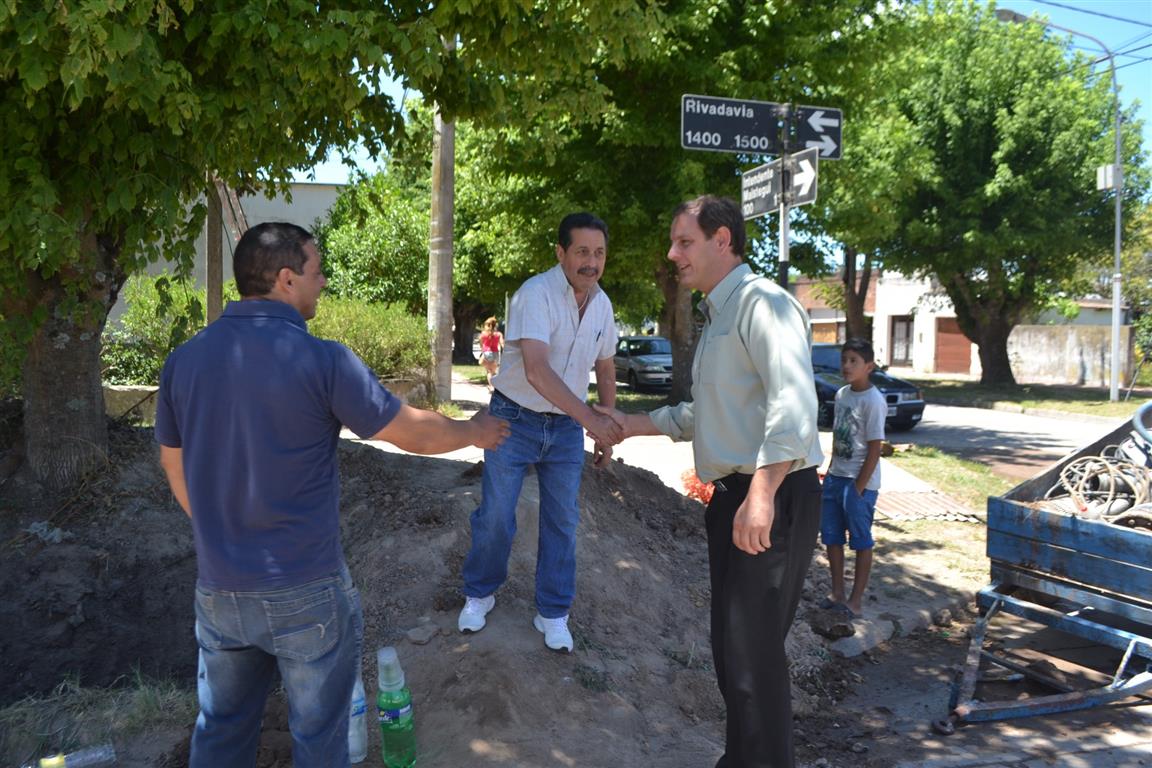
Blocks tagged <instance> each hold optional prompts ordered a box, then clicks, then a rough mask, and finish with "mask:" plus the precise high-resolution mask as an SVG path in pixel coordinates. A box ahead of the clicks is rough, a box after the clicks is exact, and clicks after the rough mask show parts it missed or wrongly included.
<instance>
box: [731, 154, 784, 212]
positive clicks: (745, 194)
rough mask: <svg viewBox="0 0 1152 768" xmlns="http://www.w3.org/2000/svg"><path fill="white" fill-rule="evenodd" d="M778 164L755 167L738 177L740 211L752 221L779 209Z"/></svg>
mask: <svg viewBox="0 0 1152 768" xmlns="http://www.w3.org/2000/svg"><path fill="white" fill-rule="evenodd" d="M780 162H781V161H779V160H773V161H772V162H770V163H765V164H764V165H761V166H757V167H756V168H753V169H752V170H750V171H746V172H744V173H743V174H742V175H741V176H740V211H741V213H743V214H744V218H745V219H754V218H756V217H757V216H762V215H763V214H765V213H768V212H770V211H774V210H776V209H777V208H779V207H780V189H781V180H780V176H781V174H780Z"/></svg>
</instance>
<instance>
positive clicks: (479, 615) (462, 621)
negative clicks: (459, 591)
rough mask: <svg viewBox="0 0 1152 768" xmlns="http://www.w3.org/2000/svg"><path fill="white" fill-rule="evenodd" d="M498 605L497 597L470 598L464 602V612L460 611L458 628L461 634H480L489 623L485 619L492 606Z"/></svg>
mask: <svg viewBox="0 0 1152 768" xmlns="http://www.w3.org/2000/svg"><path fill="white" fill-rule="evenodd" d="M494 605H496V595H488V597H469V598H466V599H465V600H464V610H462V611H460V618H459V619H458V620H457V622H456V626H458V627H459V628H460V631H461V632H479V631H480V630H482V629H484V625H485V624H486V623H487V622H486V621H485V620H484V617H485V616H487V615H488V611H490V610H492V606H494Z"/></svg>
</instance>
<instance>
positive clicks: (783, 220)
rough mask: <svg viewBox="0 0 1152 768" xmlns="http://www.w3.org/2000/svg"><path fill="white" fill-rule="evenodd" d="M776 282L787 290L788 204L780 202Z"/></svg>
mask: <svg viewBox="0 0 1152 768" xmlns="http://www.w3.org/2000/svg"><path fill="white" fill-rule="evenodd" d="M776 282H777V283H778V284H779V285H780V287H781V288H783V289H784V290H788V204H787V203H785V202H783V201H781V203H780V271H779V273H778V274H777V275H776Z"/></svg>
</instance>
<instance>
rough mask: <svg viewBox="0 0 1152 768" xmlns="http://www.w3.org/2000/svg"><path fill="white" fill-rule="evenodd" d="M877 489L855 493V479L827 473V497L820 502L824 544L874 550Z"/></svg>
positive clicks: (821, 531) (825, 486) (825, 478)
mask: <svg viewBox="0 0 1152 768" xmlns="http://www.w3.org/2000/svg"><path fill="white" fill-rule="evenodd" d="M879 495H880V494H879V492H878V491H873V490H865V491H864V493H862V494H860V493H857V492H856V478H854V477H838V476H836V475H826V476H825V477H824V498H823V500H822V502H821V505H820V541H822V542H823V543H824V546H826V547H827V546H844V543H845V532H847V534H848V536H847V542H848V547H849V549H853V550H860V549H872V547H873V546H875V542H874V541H873V540H872V518H873V517H874V516H875V514H876V498H877V497H878V496H879Z"/></svg>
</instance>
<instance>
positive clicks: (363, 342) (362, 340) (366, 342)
mask: <svg viewBox="0 0 1152 768" xmlns="http://www.w3.org/2000/svg"><path fill="white" fill-rule="evenodd" d="M308 330H309V331H311V332H312V334H313V335H314V336H318V337H319V338H322V339H332V340H334V341H339V342H340V343H342V344H344V345H346V346H347V347H348V348H349V349H351V350H352V351H353V352H355V353H356V354H357V355H359V356H360V358H361V359H362V360H363V361H364V362H365V363H367V364H368V367H369V368H371V369H372V370H373V371H375V372H376V375H377V376H380V377H381V378H385V379H419V380H422V381H430V380H431V379H432V343H431V334H430V333H429V331H428V326H427V321H426V320H425V319H424V318H423V317H414V316H412V315H409V314H407V313H406V312H405V311H404V309H403V308H402V307H400V306H398V305H385V304H367V303H365V302H363V301H359V300H357V299H336V298H332V297H330V296H326V297H323V298H321V299H320V306H319V308H318V309H317V311H316V317H314V318H313V319H312V320H310V321H309V322H308Z"/></svg>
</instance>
